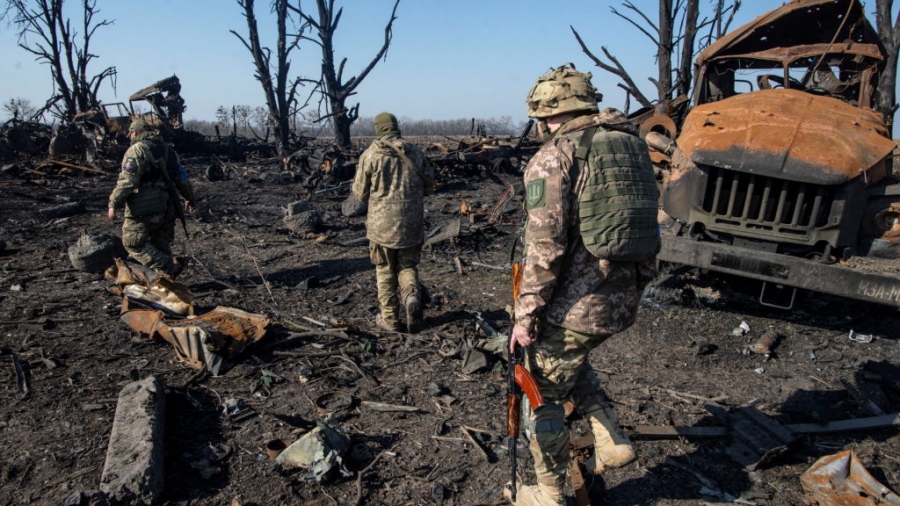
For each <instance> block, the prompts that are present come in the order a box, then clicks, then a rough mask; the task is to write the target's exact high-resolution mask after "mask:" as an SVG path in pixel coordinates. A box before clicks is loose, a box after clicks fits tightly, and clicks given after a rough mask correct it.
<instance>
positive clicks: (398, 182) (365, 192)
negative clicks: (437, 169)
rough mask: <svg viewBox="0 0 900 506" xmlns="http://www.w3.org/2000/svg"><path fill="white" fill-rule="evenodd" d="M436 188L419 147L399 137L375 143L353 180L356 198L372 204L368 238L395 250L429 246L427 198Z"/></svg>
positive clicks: (430, 170)
mask: <svg viewBox="0 0 900 506" xmlns="http://www.w3.org/2000/svg"><path fill="white" fill-rule="evenodd" d="M396 150H400V151H401V152H402V153H404V155H405V156H406V158H407V159H408V160H409V161H410V162H412V163H413V164H415V167H410V166H409V163H408V162H407V161H405V160H403V157H401V156H400V155H398V153H397V151H396ZM433 188H434V172H433V171H432V169H431V167H430V166H429V164H428V159H427V158H425V153H423V152H422V150H421V149H419V147H418V146H416V145H415V144H413V143H411V142H407V141H405V140H403V138H402V137H399V136H390V137H382V138H379V139H376V140H375V141H373V142H372V144H371V145H370V146H369V147H368V148H367V149H366V150H365V151H364V152H363V154H362V155H361V156H360V157H359V164H358V165H357V167H356V176H355V177H354V179H353V195H354V196H356V198H358V199H359V200H361V201H363V202H368V203H369V212H368V216H367V217H366V237H368V238H369V240H370V241H372V242H374V243H376V244H378V245H381V246H384V247H387V248H394V249H402V248H411V247H413V246H418V245H420V244H422V243H423V242H425V202H424V196H425V195H430V194H431V192H432V190H433Z"/></svg>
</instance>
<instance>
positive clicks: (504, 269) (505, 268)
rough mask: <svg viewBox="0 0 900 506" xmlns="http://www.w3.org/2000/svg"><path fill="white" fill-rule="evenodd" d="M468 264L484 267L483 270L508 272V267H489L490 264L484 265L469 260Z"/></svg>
mask: <svg viewBox="0 0 900 506" xmlns="http://www.w3.org/2000/svg"><path fill="white" fill-rule="evenodd" d="M469 264H471V265H476V266H478V267H484V268H485V269H493V270H495V271H508V270H509V268H508V267H504V266H502V265H491V264H486V263H482V262H476V261H474V260H470V261H469Z"/></svg>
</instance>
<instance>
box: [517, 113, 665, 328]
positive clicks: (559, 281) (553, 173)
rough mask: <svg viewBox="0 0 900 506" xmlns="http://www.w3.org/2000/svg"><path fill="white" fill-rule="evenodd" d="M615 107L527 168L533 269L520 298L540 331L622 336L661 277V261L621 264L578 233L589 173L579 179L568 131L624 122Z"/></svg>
mask: <svg viewBox="0 0 900 506" xmlns="http://www.w3.org/2000/svg"><path fill="white" fill-rule="evenodd" d="M624 120H625V117H624V115H622V113H621V112H619V111H617V110H615V109H605V110H603V111H601V112H600V113H599V114H596V115H592V116H581V117H578V118H575V119H573V120H571V121H569V122H568V123H566V124H564V125H563V126H562V127H561V128H560V129H559V130H557V132H556V134H555V135H554V137H553V138H552V139H551V140H550V141H548V142H547V143H545V144H544V145H543V146H542V147H541V149H540V150H539V151H538V152H537V153H536V154H535V155H534V156H533V157H532V158H531V160H530V161H529V162H528V166H527V167H526V168H525V178H524V179H525V188H526V199H525V200H526V203H525V207H526V211H527V215H528V221H527V222H526V224H525V265H524V269H523V271H522V284H521V288H520V291H519V297H518V299H516V305H515V316H516V324H518V325H520V326H522V327H524V328H526V329H529V330H533V329H534V328H535V324H536V323H537V322H538V321H539V320H546V321H548V322H550V323H552V324H555V325H558V326H561V327H564V328H567V329H570V330H574V331H577V332H583V333H586V334H612V333H616V332H621V331H622V330H625V329H626V328H628V327H629V326H631V325H632V324H633V323H634V320H635V317H636V316H637V310H638V304H639V302H640V298H641V293H642V292H643V289H644V287H645V286H646V285H647V283H649V282H650V280H652V279H653V277H654V276H655V275H656V265H655V259H650V260H647V261H645V262H639V263H635V262H613V261H610V260H605V259H600V258H597V257H595V256H593V255H592V254H591V253H589V252H588V251H587V249H585V247H584V244H583V243H582V241H581V236H580V234H579V232H578V228H577V227H575V228H573V225H574V219H575V217H576V216H577V211H578V195H579V191H580V189H581V187H582V186H583V185H584V178H585V177H586V175H587V171H581V174H580V176H579V181H575V182H573V181H571V180H570V178H569V174H570V171H571V169H572V166H573V164H574V163H575V162H574V160H575V150H576V149H577V147H578V146H576V145H575V144H574V143H573V142H572V141H571V140H570V139H568V138H566V137H564V136H563V135H564V134H566V133H571V132H575V131H579V130H584V129H585V128H588V127H589V126H592V125H597V124H605V125H610V124H615V125H616V126H615V128H617V129H619V130H627V131H632V132H634V130H633V128H632V127H630V125H625V124H619V123H620V122H623V121H624Z"/></svg>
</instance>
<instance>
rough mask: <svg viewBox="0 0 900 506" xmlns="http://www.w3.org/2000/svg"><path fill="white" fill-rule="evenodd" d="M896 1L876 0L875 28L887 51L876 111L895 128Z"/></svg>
mask: <svg viewBox="0 0 900 506" xmlns="http://www.w3.org/2000/svg"><path fill="white" fill-rule="evenodd" d="M893 4H894V0H876V2H875V26H876V28H877V30H878V38H880V39H881V43H882V44H884V47H885V48H886V49H887V52H886V53H887V58H886V64H885V67H884V72H882V73H881V75H880V76H878V93H877V94H876V96H875V101H876V106H875V107H876V109H877V110H878V112H880V113H881V114H882V115H884V119H885V122H886V123H887V124H888V127H893V124H894V112H895V111H896V110H897V96H896V93H897V92H896V83H897V51H898V50H900V15H898V16H897V19H896V20H894V21H893V22H891V9H892V8H893Z"/></svg>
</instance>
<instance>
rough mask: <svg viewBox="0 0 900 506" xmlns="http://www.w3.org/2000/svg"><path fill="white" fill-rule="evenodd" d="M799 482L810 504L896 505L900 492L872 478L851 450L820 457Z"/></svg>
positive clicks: (822, 505)
mask: <svg viewBox="0 0 900 506" xmlns="http://www.w3.org/2000/svg"><path fill="white" fill-rule="evenodd" d="M800 483H801V485H802V486H803V491H804V492H805V493H806V500H807V503H808V504H810V505H813V506H877V505H885V506H887V505H900V496H898V495H897V494H895V493H894V492H893V491H891V490H890V489H889V488H887V487H886V486H884V485H882V484H881V483H880V482H879V481H878V480H876V479H875V478H873V477H872V475H871V474H869V471H868V470H867V469H866V468H865V466H863V464H862V462H860V461H859V457H858V456H857V455H856V454H855V453H854V452H853V451H852V450H845V451H842V452H840V453H836V454H834V455H828V456H825V457H822V458H820V459H819V460H817V461H816V462H815V463H814V464H813V465H812V467H810V468H809V469H808V470H807V471H806V472H805V473H803V474H802V475H801V476H800Z"/></svg>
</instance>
